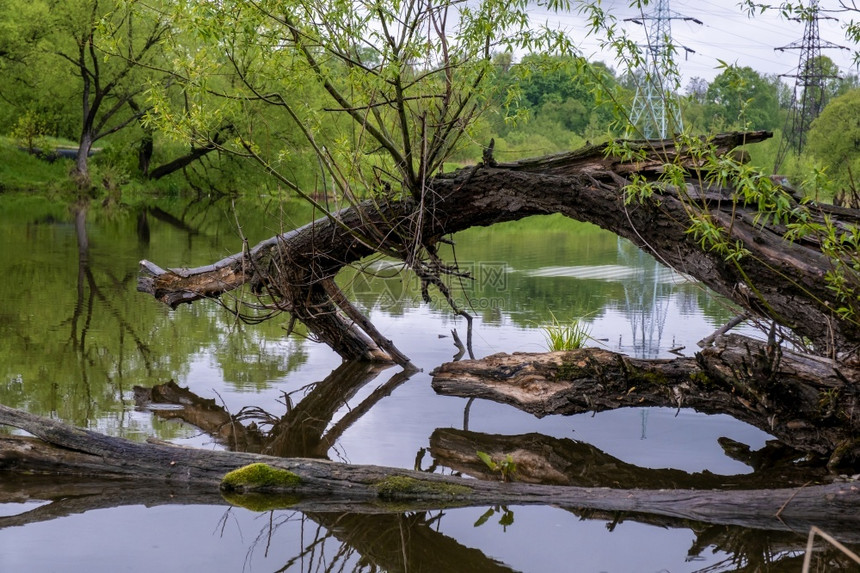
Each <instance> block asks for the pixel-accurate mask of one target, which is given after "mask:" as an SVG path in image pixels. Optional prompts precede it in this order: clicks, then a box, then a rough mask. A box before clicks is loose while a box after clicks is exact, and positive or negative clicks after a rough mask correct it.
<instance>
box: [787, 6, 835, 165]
mask: <svg viewBox="0 0 860 573" xmlns="http://www.w3.org/2000/svg"><path fill="white" fill-rule="evenodd" d="M821 18H826V19H830V20H835V18H831V17H830V16H822V15H821V14H820V12H819V7H818V0H810V2H809V7H808V8H807V10H806V12H805V13H804V14H803V15H802V18H795V20H801V19H802V20H805V22H806V26H805V27H804V30H803V39H802V40H800V41H799V42H792V43H791V44H788V45H787V46H782V47H781V48H774V50H776V51H778V52H784V51H786V50H800V57H799V58H798V64H797V73H795V74H781V75H780V77H782V78H795V82H794V94H793V95H792V96H791V108H790V109H789V112H788V117H787V118H786V121H785V128H784V129H783V130H782V139H781V140H780V142H779V150H778V151H777V153H776V163H775V164H774V166H773V172H774V173H776V172H777V171H778V170H779V168H780V166H781V165H782V162H783V161H784V160H785V156H786V155H787V154H788V152H789V150H792V149H793V150H794V152H795V153H798V154H799V153H800V152H801V151H802V150H803V146H804V145H805V144H806V134H807V132H808V131H809V126H810V125H811V124H812V120H814V119H815V118H816V117H818V114H820V113H821V109H822V108H823V107H824V104H825V101H824V98H825V93H826V92H825V83H824V81H825V80H828V79H836V78H838V76H836V75H834V74H827V73H825V71H824V63H823V61H822V59H821V50H822V49H829V48H838V49H842V50H847V49H848V48H846V47H845V46H840V45H838V44H834V43H833V42H828V41H826V40H822V39H821V37H820V36H819V35H818V20H819V19H821Z"/></svg>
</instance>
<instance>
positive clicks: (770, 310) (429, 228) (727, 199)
mask: <svg viewBox="0 0 860 573" xmlns="http://www.w3.org/2000/svg"><path fill="white" fill-rule="evenodd" d="M770 136H771V134H770V133H767V132H754V133H734V134H723V135H720V136H715V137H714V138H713V141H712V145H713V147H712V149H711V150H710V151H709V153H712V154H713V155H715V156H718V157H723V156H726V155H727V154H728V153H729V152H731V151H732V150H733V149H734V148H736V147H737V146H739V145H743V144H746V143H754V142H757V141H761V140H764V139H767V138H769V137H770ZM629 147H630V150H631V151H630V157H631V159H626V160H622V159H619V158H617V157H615V156H612V155H608V154H607V150H608V148H609V146H608V145H602V146H592V147H586V148H584V149H582V150H580V151H576V152H571V153H566V154H560V155H554V156H549V157H544V158H539V159H535V160H528V161H520V162H516V163H508V164H495V162H489V163H490V164H488V165H483V164H479V165H478V166H476V167H474V168H468V169H463V170H460V171H457V172H454V173H450V174H440V175H437V176H436V177H434V178H432V179H431V180H430V181H429V186H428V189H429V191H428V194H427V196H426V198H425V200H424V201H422V202H415V201H413V200H412V199H404V200H400V201H387V202H383V203H377V202H373V201H367V202H364V203H360V204H357V205H355V206H353V207H350V208H347V209H344V210H342V211H339V212H337V213H333V214H330V215H329V216H326V217H323V218H321V219H318V220H316V221H314V222H312V223H310V224H308V225H306V226H304V227H302V228H300V229H296V230H294V231H291V232H289V233H284V234H282V235H278V236H276V237H273V238H271V239H268V240H266V241H263V242H262V243H260V244H258V245H257V246H256V247H254V248H252V249H249V250H248V251H247V252H242V253H238V254H236V255H233V256H231V257H228V258H226V259H223V260H221V261H219V262H217V263H214V264H212V265H208V266H204V267H198V268H193V269H169V270H164V269H162V268H161V267H159V266H158V265H156V264H154V263H151V262H149V261H142V262H141V268H142V277H141V279H140V281H139V286H138V288H139V290H141V291H143V292H146V293H149V294H151V295H153V296H154V297H155V298H157V299H158V300H161V301H162V302H164V303H166V304H168V305H170V306H171V307H176V306H177V305H179V304H182V303H188V302H192V301H194V300H198V299H201V298H207V297H221V296H222V295H224V294H225V293H227V292H229V291H231V290H233V289H236V288H238V287H240V286H242V285H249V286H250V288H251V291H252V292H254V293H257V294H260V295H265V296H264V299H265V300H266V301H268V302H267V305H268V306H267V308H268V309H269V310H270V311H286V312H289V313H291V314H292V316H293V317H294V318H295V319H297V320H299V321H301V322H303V323H304V324H305V325H307V327H308V328H309V330H310V332H311V333H312V334H313V335H314V336H315V337H316V338H317V339H319V340H321V341H323V342H325V343H326V344H328V345H329V346H331V347H332V348H333V349H334V350H335V351H336V352H338V353H339V354H340V355H341V356H343V357H344V358H345V359H366V360H386V359H390V360H394V361H396V362H399V363H402V364H405V363H407V362H408V358H406V357H405V356H404V355H403V354H402V353H400V352H399V351H398V350H397V349H396V347H395V346H394V344H393V343H392V342H391V341H390V340H387V339H386V338H385V337H384V336H382V334H381V333H379V332H378V331H376V329H375V328H374V327H373V325H372V324H371V323H370V322H369V321H368V320H367V319H366V318H365V317H363V316H362V315H361V314H360V313H359V312H358V311H357V310H356V309H355V308H354V307H353V306H352V305H351V304H350V303H349V301H348V300H346V297H345V296H344V295H343V293H342V292H340V290H339V289H338V287H337V285H335V284H334V280H333V279H334V277H335V275H336V274H337V273H338V271H339V270H340V269H341V268H343V267H344V266H346V265H349V264H351V263H354V262H356V261H358V260H359V259H361V258H363V257H365V256H368V255H370V254H372V253H376V252H378V253H383V254H387V255H390V256H395V257H399V258H401V259H403V260H404V261H407V262H408V263H409V265H410V266H411V268H413V270H415V271H416V273H417V274H418V275H419V278H421V280H422V281H424V283H425V286H427V285H436V286H439V287H440V288H441V289H442V291H443V293H445V294H446V295H447V291H446V290H445V288H446V287H444V285H442V283H441V280H440V279H439V275H440V273H444V272H450V273H455V274H456V273H458V272H459V270H458V269H456V267H455V266H453V265H446V264H444V263H442V262H441V260H439V259H438V257H437V255H436V250H437V244H438V242H439V241H440V239H442V237H443V236H444V235H447V234H450V233H454V232H457V231H461V230H464V229H467V228H469V227H473V226H487V225H492V224H494V223H497V222H502V221H511V220H516V219H521V218H523V217H527V216H530V215H538V214H550V213H561V214H563V215H565V216H568V217H571V218H574V219H578V220H581V221H589V222H592V223H594V224H596V225H598V226H601V227H603V228H605V229H609V230H611V231H613V232H615V233H616V234H618V235H620V236H622V237H624V238H627V239H629V240H631V241H633V242H634V243H635V244H637V245H638V246H640V247H641V248H643V249H645V250H647V251H648V252H650V253H652V254H654V255H655V256H656V257H657V259H658V260H660V261H661V262H662V263H663V264H666V265H668V266H671V267H673V268H675V269H676V270H678V271H680V272H682V273H685V274H688V275H691V276H693V277H695V278H697V279H699V280H700V281H702V282H703V283H705V284H706V285H708V286H709V287H711V288H712V289H714V290H715V291H716V292H718V293H720V294H722V295H724V296H726V297H728V298H730V299H732V300H733V301H734V302H736V303H737V304H739V305H740V306H742V307H744V308H745V309H746V310H747V311H749V312H750V313H752V314H753V315H756V316H759V317H766V318H768V319H769V320H774V321H776V322H778V323H780V324H782V325H784V326H786V327H788V328H789V329H791V330H792V331H793V332H794V333H795V334H796V336H797V337H798V338H803V339H805V340H807V341H809V342H811V343H812V345H813V346H814V348H815V349H816V352H818V353H819V354H821V355H829V356H836V355H837V354H838V355H839V358H840V359H841V360H842V361H847V360H850V359H851V358H852V356H853V353H854V351H855V349H856V347H857V346H858V343H860V328H857V324H856V322H855V321H854V320H853V319H850V318H849V319H843V318H840V315H839V313H838V312H837V310H836V309H838V308H840V307H842V306H844V301H843V300H840V295H839V294H837V293H834V292H833V291H832V290H831V289H830V288H828V284H826V281H825V280H824V276H825V274H826V273H827V272H828V271H829V270H831V269H832V267H833V261H832V260H831V259H830V258H828V256H826V255H825V254H823V253H822V250H821V245H820V244H819V242H818V241H817V240H815V239H814V238H810V237H806V238H805V239H803V240H798V241H796V242H788V241H786V240H785V239H784V232H785V228H784V227H783V226H782V225H781V224H780V223H777V224H770V223H766V222H764V221H763V220H759V219H758V218H757V217H756V210H755V208H756V206H755V205H746V204H744V202H743V199H742V198H739V197H738V195H736V194H735V192H734V190H733V189H730V188H727V189H722V188H712V187H709V186H708V184H707V183H706V182H705V181H706V178H707V173H702V172H701V171H700V169H701V168H702V166H703V161H702V159H701V155H697V154H695V153H691V152H690V151H689V150H688V149H687V148H686V147H683V146H676V144H675V143H674V142H672V141H656V142H655V141H651V142H630V143H629ZM669 165H671V166H673V167H680V168H681V169H684V170H686V173H687V179H686V188H682V189H679V188H676V187H672V186H671V185H661V186H658V187H656V188H655V189H654V190H653V191H654V192H653V195H651V196H650V197H648V198H645V199H643V200H642V201H641V202H634V203H628V201H627V200H626V198H625V192H624V189H625V187H626V186H627V185H628V184H629V183H630V182H631V180H632V179H633V178H634V176H636V177H643V178H645V179H646V180H648V181H655V180H657V179H658V178H659V176H660V175H661V173H663V172H664V171H665V170H666V169H667V168H668V167H667V166H669ZM782 199H784V200H786V201H793V199H791V198H790V197H789V195H788V194H784V195H783V196H781V200H782ZM796 209H797V210H799V211H803V217H804V218H805V219H804V220H808V221H820V220H823V218H824V217H830V218H831V219H836V220H837V221H843V222H846V223H856V222H857V221H858V220H860V218H858V213H860V212H857V211H852V210H847V209H841V208H835V207H826V206H823V205H818V206H815V208H806V207H803V206H799V205H797V206H796ZM691 211H694V212H697V213H700V214H705V215H707V217H708V220H709V221H712V222H714V223H715V224H716V225H718V226H719V227H721V229H722V232H724V234H725V236H726V238H727V240H728V241H729V242H730V243H732V244H738V245H741V246H742V247H743V249H745V253H746V255H745V256H744V257H742V258H740V259H739V260H736V261H727V259H726V256H725V254H723V253H721V252H719V250H717V249H709V248H708V247H707V245H705V246H703V243H702V240H700V239H697V238H696V237H695V236H694V235H693V234H691V233H690V227H691V224H692V223H691V214H690V213H691ZM799 211H798V212H799ZM416 244H420V245H422V246H423V247H424V249H425V251H424V252H425V256H424V258H421V257H419V256H418V255H417V254H416V251H415V245H416ZM845 280H847V281H848V283H849V286H851V285H853V284H854V283H853V281H854V278H853V276H847V277H846V278H845Z"/></svg>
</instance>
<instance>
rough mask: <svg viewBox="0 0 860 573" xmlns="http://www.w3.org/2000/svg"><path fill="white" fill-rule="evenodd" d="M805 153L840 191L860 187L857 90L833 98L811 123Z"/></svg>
mask: <svg viewBox="0 0 860 573" xmlns="http://www.w3.org/2000/svg"><path fill="white" fill-rule="evenodd" d="M806 149H807V151H808V152H809V153H811V154H812V155H814V156H815V158H816V159H818V161H819V162H820V163H821V164H822V165H823V166H825V167H826V168H827V170H828V173H829V175H830V176H831V177H832V178H833V180H834V183H835V184H836V185H837V187H839V188H840V189H843V190H844V189H853V190H854V191H855V192H856V191H857V189H858V183H860V89H853V90H851V91H849V92H847V93H845V94H844V95H841V96H838V97H836V98H834V99H833V100H832V101H831V102H830V104H829V105H828V106H827V107H825V108H824V111H822V112H821V115H820V116H818V119H816V120H815V121H814V122H813V123H812V129H811V130H810V131H809V137H808V139H807V144H806Z"/></svg>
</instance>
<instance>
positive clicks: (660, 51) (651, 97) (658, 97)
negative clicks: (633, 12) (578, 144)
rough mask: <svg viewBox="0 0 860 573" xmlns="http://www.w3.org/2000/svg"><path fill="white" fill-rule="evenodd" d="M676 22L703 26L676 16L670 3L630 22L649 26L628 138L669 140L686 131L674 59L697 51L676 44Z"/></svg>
mask: <svg viewBox="0 0 860 573" xmlns="http://www.w3.org/2000/svg"><path fill="white" fill-rule="evenodd" d="M672 20H685V21H688V22H695V23H696V24H701V23H702V22H701V21H700V20H697V19H696V18H690V17H688V16H683V15H681V14H678V13H676V12H672V11H671V10H670V9H669V0H658V2H657V3H656V5H655V6H654V10H653V11H652V12H649V13H647V14H642V16H640V17H639V18H628V19H627V20H626V21H627V22H633V23H636V24H640V25H642V26H645V30H646V31H645V35H646V38H647V44H645V45H644V46H640V47H642V48H643V49H644V52H645V58H644V61H643V63H642V65H641V66H640V68H639V70H638V73H637V75H638V76H639V77H640V80H639V82H637V86H636V95H635V96H634V98H633V107H632V108H631V109H630V124H629V126H628V129H627V135H628V136H631V135H633V134H634V133H638V134H641V136H642V137H644V138H645V139H654V138H656V137H659V138H660V139H665V138H666V137H667V136H669V135H671V134H672V133H674V132H677V131H683V129H684V123H683V121H682V120H681V108H680V105H679V101H678V95H677V93H676V91H677V89H678V87H679V85H678V84H679V81H678V77H677V74H675V73H673V72H672V69H673V67H674V66H673V64H672V59H673V57H674V54H675V52H677V49H678V48H681V49H683V50H684V52H685V54H689V53H691V52H694V50H691V49H690V48H688V47H686V46H676V45H675V44H674V43H673V42H672Z"/></svg>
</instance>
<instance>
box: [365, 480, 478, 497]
mask: <svg viewBox="0 0 860 573" xmlns="http://www.w3.org/2000/svg"><path fill="white" fill-rule="evenodd" d="M374 487H375V488H376V491H377V493H378V495H379V497H380V498H382V499H420V498H436V499H455V498H463V497H469V496H470V495H471V494H472V488H470V487H468V486H465V485H457V484H453V483H447V482H437V481H423V480H418V479H415V478H411V477H406V476H389V477H387V478H385V479H384V480H382V481H381V482H378V483H376V484H374Z"/></svg>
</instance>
